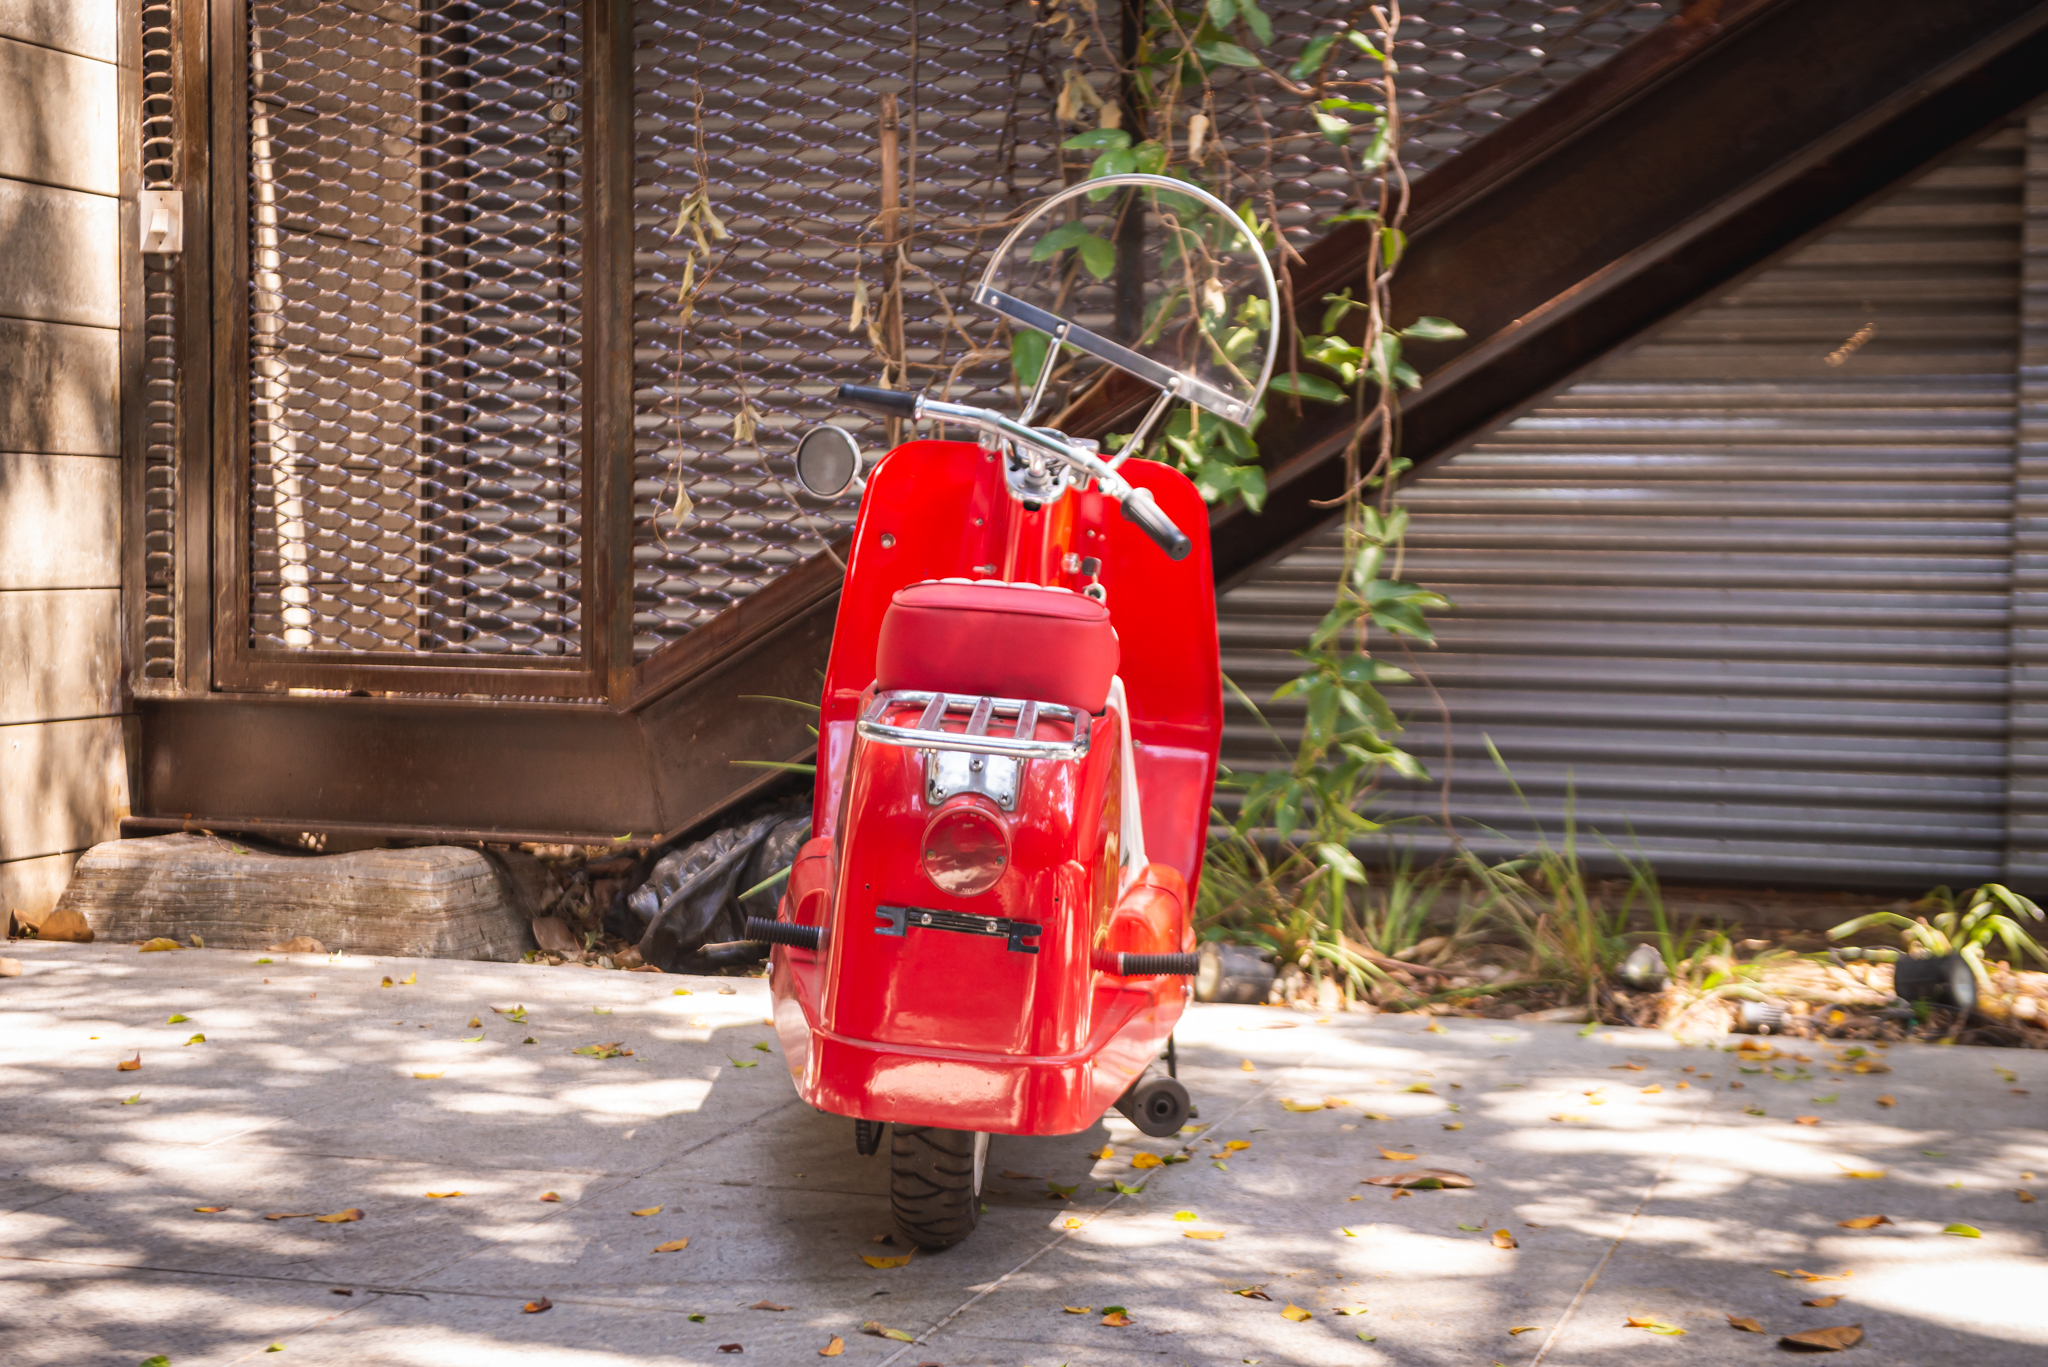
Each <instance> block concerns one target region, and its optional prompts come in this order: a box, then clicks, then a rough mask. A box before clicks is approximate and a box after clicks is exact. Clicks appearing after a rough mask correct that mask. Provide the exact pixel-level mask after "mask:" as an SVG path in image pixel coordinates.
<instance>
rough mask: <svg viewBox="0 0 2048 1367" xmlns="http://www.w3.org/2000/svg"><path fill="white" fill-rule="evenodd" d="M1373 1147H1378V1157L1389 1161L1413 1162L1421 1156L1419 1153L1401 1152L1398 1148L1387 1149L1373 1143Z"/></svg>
mask: <svg viewBox="0 0 2048 1367" xmlns="http://www.w3.org/2000/svg"><path fill="white" fill-rule="evenodd" d="M1374 1147H1375V1148H1378V1149H1379V1151H1380V1157H1382V1158H1384V1159H1386V1160H1387V1161H1388V1162H1389V1163H1413V1162H1414V1161H1415V1160H1416V1159H1418V1158H1420V1157H1422V1155H1421V1154H1419V1153H1402V1152H1400V1151H1399V1150H1396V1149H1389V1148H1386V1147H1383V1146H1381V1145H1374Z"/></svg>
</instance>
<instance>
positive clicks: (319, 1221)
mask: <svg viewBox="0 0 2048 1367" xmlns="http://www.w3.org/2000/svg"><path fill="white" fill-rule="evenodd" d="M362 1218H363V1212H362V1211H361V1210H359V1209H357V1208H356V1207H354V1206H350V1207H349V1208H348V1209H347V1210H337V1211H335V1212H334V1214H332V1215H315V1216H314V1217H313V1223H314V1224H316V1225H352V1224H354V1223H355V1222H356V1221H358V1220H360V1219H362Z"/></svg>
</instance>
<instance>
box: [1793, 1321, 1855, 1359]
mask: <svg viewBox="0 0 2048 1367" xmlns="http://www.w3.org/2000/svg"><path fill="white" fill-rule="evenodd" d="M1861 1342H1863V1326H1862V1325H1860V1324H1838V1325H1835V1326H1834V1327H1833V1328H1829V1329H1807V1330H1802V1331H1801V1332H1799V1333H1797V1334H1786V1335H1784V1336H1783V1337H1781V1338H1780V1339H1779V1340H1778V1346H1779V1347H1780V1348H1790V1349H1793V1350H1795V1351H1797V1352H1806V1353H1839V1352H1841V1351H1842V1350H1843V1349H1845V1348H1854V1347H1855V1346H1856V1345H1857V1344H1859V1343H1861Z"/></svg>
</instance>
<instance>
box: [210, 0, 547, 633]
mask: <svg viewBox="0 0 2048 1367" xmlns="http://www.w3.org/2000/svg"><path fill="white" fill-rule="evenodd" d="M581 9H582V7H581V6H580V5H578V4H573V3H543V2H542V0H509V2H507V0H494V2H493V3H426V2H425V0H422V2H421V3H405V2H403V0H353V2H352V3H333V2H332V0H251V3H250V4H249V6H248V35H247V36H248V49H247V51H248V90H249V109H248V120H249V122H248V166H249V186H248V189H249V196H250V198H249V233H250V236H249V252H250V272H249V281H248V288H249V317H250V328H249V339H250V355H249V366H250V375H249V393H250V413H249V423H250V431H249V439H250V459H249V479H250V484H249V489H248V496H249V544H250V555H249V576H250V580H249V585H248V591H249V595H250V612H249V637H250V644H251V645H252V646H254V647H256V648H257V649H259V650H265V649H268V650H280V649H292V650H319V651H344V652H383V653H387V654H395V655H405V654H411V655H415V656H429V655H431V656H447V655H451V654H497V655H543V656H574V655H577V654H579V653H580V652H581V650H582V626H581V613H580V590H581V573H582V534H583V489H582V455H581V442H582V427H583V401H582V388H581V382H580V367H581V363H582V344H583V339H582V282H581V272H582V250H581V248H582V239H583V213H584V206H583V184H582V168H581V151H580V145H581V127H582V78H583V52H582V21H581V17H580V14H581Z"/></svg>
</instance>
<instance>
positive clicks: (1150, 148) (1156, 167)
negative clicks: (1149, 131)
mask: <svg viewBox="0 0 2048 1367" xmlns="http://www.w3.org/2000/svg"><path fill="white" fill-rule="evenodd" d="M1131 156H1132V158H1133V159H1134V160H1135V162H1136V164H1137V169H1138V170H1140V171H1142V172H1144V173H1145V174H1146V175H1148V176H1156V175H1158V174H1159V173H1160V172H1161V171H1164V170H1165V169H1166V147H1165V145H1164V144H1162V143H1158V142H1155V141H1152V140H1151V139H1147V140H1146V141H1144V142H1141V143H1139V144H1138V145H1137V146H1136V147H1133V148H1132V149H1131Z"/></svg>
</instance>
